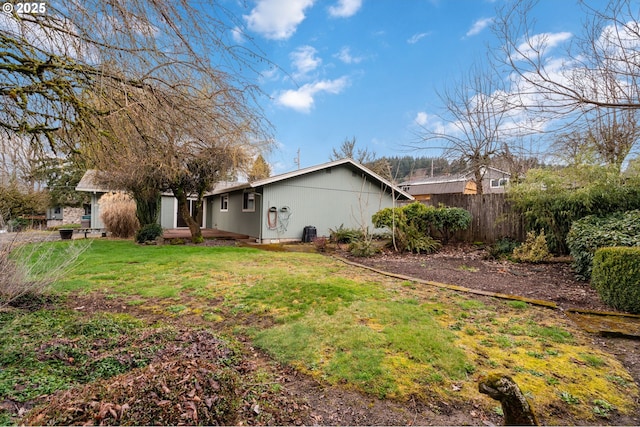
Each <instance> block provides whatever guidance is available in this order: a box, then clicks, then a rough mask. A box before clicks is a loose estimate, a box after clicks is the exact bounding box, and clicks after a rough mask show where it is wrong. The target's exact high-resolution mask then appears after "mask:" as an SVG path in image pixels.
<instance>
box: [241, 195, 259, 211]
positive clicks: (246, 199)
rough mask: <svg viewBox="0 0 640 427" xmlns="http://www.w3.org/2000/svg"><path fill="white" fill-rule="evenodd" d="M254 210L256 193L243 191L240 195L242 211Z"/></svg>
mask: <svg viewBox="0 0 640 427" xmlns="http://www.w3.org/2000/svg"><path fill="white" fill-rule="evenodd" d="M255 211H256V193H249V192H247V193H244V194H243V195H242V212H255Z"/></svg>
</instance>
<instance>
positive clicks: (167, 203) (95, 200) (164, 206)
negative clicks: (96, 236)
mask: <svg viewBox="0 0 640 427" xmlns="http://www.w3.org/2000/svg"><path fill="white" fill-rule="evenodd" d="M97 173H98V171H96V170H93V169H90V170H88V171H86V172H85V174H84V176H83V177H82V179H81V180H80V182H79V183H78V185H77V186H76V191H86V192H88V193H90V194H91V202H90V207H89V209H87V211H88V212H90V215H91V225H90V227H91V228H104V223H103V222H102V218H101V217H100V203H99V202H100V198H101V197H102V196H103V195H104V194H106V193H109V192H112V191H118V190H116V189H109V188H106V187H104V186H102V185H100V184H98V181H97V179H96V174H97ZM189 201H190V206H189V208H190V210H191V214H192V215H193V216H194V218H195V211H194V208H195V203H194V201H195V199H194V198H190V199H189ZM204 216H206V210H205V212H204ZM159 222H160V225H161V226H162V228H182V227H186V226H187V225H186V223H185V222H184V220H183V219H182V216H181V215H179V214H178V199H176V198H175V197H173V194H172V193H164V194H162V198H161V200H160V218H159ZM204 224H205V220H204V217H203V220H202V224H201V225H202V226H203V227H204Z"/></svg>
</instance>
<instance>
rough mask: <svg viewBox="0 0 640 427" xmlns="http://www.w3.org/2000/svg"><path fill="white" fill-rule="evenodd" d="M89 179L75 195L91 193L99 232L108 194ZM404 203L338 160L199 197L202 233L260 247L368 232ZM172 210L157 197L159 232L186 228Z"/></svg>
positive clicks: (379, 181) (402, 196)
mask: <svg viewBox="0 0 640 427" xmlns="http://www.w3.org/2000/svg"><path fill="white" fill-rule="evenodd" d="M90 172H91V173H90ZM94 177H95V171H93V172H92V171H87V174H85V177H83V178H82V180H81V181H80V183H79V184H78V186H77V187H76V189H77V190H78V191H89V192H91V193H92V195H91V204H92V216H91V226H92V227H93V228H101V226H102V221H101V220H100V218H99V206H98V200H99V198H100V197H101V196H102V194H104V193H106V192H108V191H109V190H105V189H104V188H99V186H96V185H94V184H93V182H94V181H95V180H94ZM85 178H87V179H86V180H85ZM409 200H413V197H412V196H411V195H410V194H409V193H407V192H406V191H403V190H402V189H400V188H399V187H397V186H395V185H393V184H392V183H391V182H389V181H388V180H386V179H385V178H382V177H381V176H379V175H377V174H376V173H374V172H372V171H371V170H369V169H367V168H366V167H364V166H362V165H360V164H358V163H356V162H354V161H353V160H351V159H342V160H337V161H334V162H329V163H324V164H321V165H317V166H312V167H308V168H304V169H299V170H295V171H292V172H288V173H284V174H281V175H277V176H272V177H269V178H265V179H261V180H258V181H254V182H242V183H240V182H234V183H228V182H226V183H220V184H218V185H217V186H216V187H215V188H214V189H213V190H212V191H210V192H208V193H207V194H206V195H205V200H204V203H203V224H202V227H204V228H215V229H218V230H223V231H228V232H233V233H238V234H244V235H248V236H250V237H251V238H253V239H255V240H256V241H257V242H261V243H262V242H264V243H269V242H279V241H296V240H302V237H303V233H304V231H305V228H306V227H314V228H315V232H316V234H317V235H318V236H329V233H330V229H332V228H338V227H340V226H341V225H342V226H344V227H346V228H361V227H368V228H369V229H370V230H372V231H373V229H374V227H373V224H372V223H371V216H372V215H373V214H374V213H376V212H377V211H379V210H380V209H383V208H386V207H392V206H395V204H396V202H406V201H409ZM177 208H178V206H177V200H176V199H175V198H174V197H173V196H172V195H171V194H163V196H162V201H161V210H160V225H161V226H162V227H163V228H181V227H183V226H186V225H184V224H181V222H182V221H181V218H179V215H178V209H177ZM192 213H193V214H195V212H192Z"/></svg>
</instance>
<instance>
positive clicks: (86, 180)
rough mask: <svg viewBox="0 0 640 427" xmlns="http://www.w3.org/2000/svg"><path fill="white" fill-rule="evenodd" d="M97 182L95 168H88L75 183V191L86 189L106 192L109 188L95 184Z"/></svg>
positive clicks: (94, 191)
mask: <svg viewBox="0 0 640 427" xmlns="http://www.w3.org/2000/svg"><path fill="white" fill-rule="evenodd" d="M97 182H98V171H97V170H95V169H89V170H88V171H86V172H85V173H84V175H82V179H81V180H80V182H78V185H76V191H87V192H89V193H108V192H109V191H113V190H110V189H108V188H105V186H103V185H102V186H101V185H99V184H97Z"/></svg>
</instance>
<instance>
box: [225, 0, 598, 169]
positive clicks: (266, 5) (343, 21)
mask: <svg viewBox="0 0 640 427" xmlns="http://www.w3.org/2000/svg"><path fill="white" fill-rule="evenodd" d="M504 1H506V0H494V1H490V0H253V1H252V0H248V1H246V2H241V3H242V5H239V4H238V3H237V2H236V1H235V0H229V4H228V6H229V7H230V9H231V10H233V11H234V12H236V13H237V14H238V16H239V17H241V21H242V22H243V23H244V25H245V28H244V29H243V31H244V33H245V34H244V36H243V35H241V34H240V33H238V37H237V38H236V40H237V41H238V42H239V43H247V44H248V42H247V40H246V37H250V38H252V39H253V42H254V43H255V44H256V45H257V46H258V47H259V48H260V49H261V50H262V51H264V53H265V55H266V57H267V58H268V59H269V60H270V61H272V62H273V63H275V64H277V65H278V66H279V67H280V68H281V70H278V69H273V68H265V69H264V72H263V74H262V76H261V77H260V81H259V83H260V86H261V88H262V89H263V91H264V92H265V93H266V94H267V95H269V98H270V99H267V98H265V99H263V100H262V105H263V107H264V110H265V112H266V116H267V118H268V119H269V120H270V121H271V123H272V124H273V126H274V137H275V139H276V142H277V148H276V149H275V150H274V151H273V152H272V153H271V154H270V155H269V156H268V160H269V162H270V163H271V164H272V168H273V172H274V173H281V172H286V171H289V170H293V169H295V168H296V164H295V162H294V158H295V157H296V153H297V151H298V149H299V150H300V166H301V167H306V166H311V165H315V164H318V163H322V162H325V161H328V160H329V155H330V154H331V152H332V148H333V147H338V146H339V145H340V144H341V143H342V142H343V141H344V140H345V139H351V138H353V137H355V138H356V140H357V141H358V144H357V146H358V147H361V148H364V147H366V148H368V149H369V150H372V151H375V152H376V153H377V154H378V156H393V155H406V154H412V155H438V154H439V153H440V152H439V150H435V149H432V150H426V151H409V149H408V148H407V145H409V144H411V143H414V142H415V141H416V140H417V136H416V132H417V131H418V130H419V126H418V124H417V123H422V124H424V123H425V122H426V119H427V118H428V117H433V116H434V114H436V113H437V112H438V111H439V109H440V108H441V102H440V100H439V98H438V96H437V94H436V92H437V91H438V90H440V91H442V90H443V89H444V88H445V87H446V85H447V84H450V83H452V82H453V81H455V80H456V79H459V78H460V77H461V74H463V73H465V72H467V70H468V69H469V67H470V66H471V64H472V63H473V62H478V61H482V60H483V59H484V58H486V55H487V46H493V47H494V48H496V47H497V46H499V45H498V41H497V40H496V39H495V37H494V35H493V33H492V32H491V30H490V28H489V26H490V24H491V22H492V20H493V18H494V17H495V14H496V12H495V9H496V7H499V6H500V5H501V4H502V3H503V2H504ZM591 3H595V4H602V3H603V2H601V1H600V2H593V1H592V2H591ZM534 11H535V15H536V18H537V21H538V22H537V24H536V25H537V26H536V29H537V30H538V31H540V32H542V31H544V32H547V33H550V34H558V35H561V36H560V37H559V39H560V40H561V41H563V42H567V41H570V39H571V36H572V34H575V33H576V32H579V31H580V29H581V20H582V19H583V18H584V14H583V13H582V12H581V9H580V7H579V6H578V5H577V3H576V1H575V0H541V1H540V3H539V4H538V5H537V6H536V8H535V10H534ZM559 52H560V51H559V50H558V51H557V52H556V54H557V55H558V54H560V53H559Z"/></svg>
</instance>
